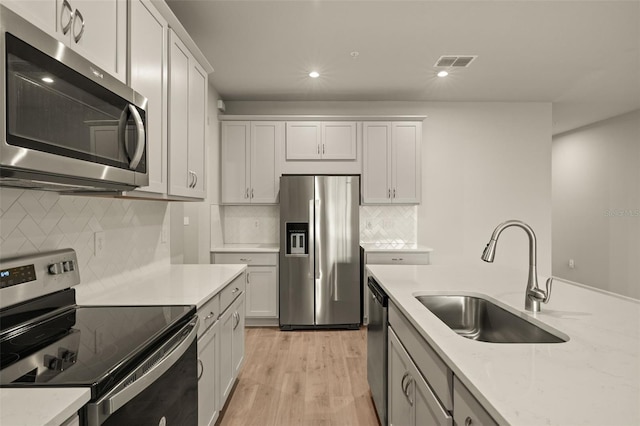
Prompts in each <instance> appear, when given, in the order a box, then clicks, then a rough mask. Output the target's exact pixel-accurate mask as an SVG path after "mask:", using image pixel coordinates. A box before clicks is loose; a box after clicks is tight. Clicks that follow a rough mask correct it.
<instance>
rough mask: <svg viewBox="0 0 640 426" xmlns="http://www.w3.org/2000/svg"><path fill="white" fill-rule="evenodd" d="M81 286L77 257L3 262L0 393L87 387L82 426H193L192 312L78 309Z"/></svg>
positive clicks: (63, 253)
mask: <svg viewBox="0 0 640 426" xmlns="http://www.w3.org/2000/svg"><path fill="white" fill-rule="evenodd" d="M79 282H80V275H79V271H78V262H77V258H76V254H75V252H74V251H73V250H71V249H67V250H59V251H55V252H50V253H41V254H37V255H34V256H28V257H20V258H11V259H2V260H0V352H1V363H0V386H1V387H22V388H24V387H39V386H49V387H68V386H73V387H90V388H91V401H90V402H89V404H87V405H86V406H85V407H84V408H83V409H82V411H81V413H80V415H81V422H82V424H84V425H124V424H180V425H196V424H197V419H198V393H197V392H198V379H197V348H196V333H197V321H198V319H197V316H196V310H195V307H194V306H178V305H176V306H127V307H123V306H77V305H76V303H75V290H74V289H72V288H71V287H72V286H74V285H76V284H78V283H79ZM163 419H164V420H163Z"/></svg>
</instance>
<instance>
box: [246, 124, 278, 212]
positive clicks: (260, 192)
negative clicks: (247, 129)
mask: <svg viewBox="0 0 640 426" xmlns="http://www.w3.org/2000/svg"><path fill="white" fill-rule="evenodd" d="M283 127H284V126H283V123H281V122H273V121H256V122H253V123H251V160H250V164H251V167H250V171H251V190H250V194H249V196H250V197H251V202H252V203H263V204H276V203H277V202H278V190H279V186H280V167H279V156H278V154H279V152H280V146H281V144H282V138H283Z"/></svg>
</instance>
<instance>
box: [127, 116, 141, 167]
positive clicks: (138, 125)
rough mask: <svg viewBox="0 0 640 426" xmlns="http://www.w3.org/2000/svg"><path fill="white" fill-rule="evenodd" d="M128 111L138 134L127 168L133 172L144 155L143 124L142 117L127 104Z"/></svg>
mask: <svg viewBox="0 0 640 426" xmlns="http://www.w3.org/2000/svg"><path fill="white" fill-rule="evenodd" d="M129 111H131V115H133V121H134V122H135V123H136V130H137V132H138V139H137V140H138V143H137V144H136V152H134V153H133V158H132V159H131V163H129V168H130V169H131V170H135V169H136V167H138V163H140V159H142V154H143V153H144V145H145V140H144V139H145V134H144V123H143V122H142V117H140V113H139V112H138V110H137V108H136V107H135V106H133V105H131V104H129Z"/></svg>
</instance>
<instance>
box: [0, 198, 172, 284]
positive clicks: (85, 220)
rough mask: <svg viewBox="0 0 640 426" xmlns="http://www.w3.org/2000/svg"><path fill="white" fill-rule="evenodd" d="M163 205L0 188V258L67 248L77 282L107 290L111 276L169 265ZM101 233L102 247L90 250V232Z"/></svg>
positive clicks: (165, 210) (152, 202) (166, 219)
mask: <svg viewBox="0 0 640 426" xmlns="http://www.w3.org/2000/svg"><path fill="white" fill-rule="evenodd" d="M167 206H168V203H167V202H164V201H140V200H123V199H112V198H97V197H96V198H90V197H74V196H60V195H58V194H56V193H52V192H44V191H30V190H19V189H13V188H0V257H11V256H17V255H24V254H30V253H35V252H43V251H50V250H56V249H60V248H67V247H71V248H73V249H75V251H76V253H77V256H78V263H79V267H80V274H81V278H82V282H83V285H84V284H85V283H90V282H93V281H96V282H95V283H91V285H92V286H94V287H96V288H97V289H99V288H107V287H108V284H109V282H110V279H111V277H113V276H115V275H117V274H120V273H123V272H125V273H126V272H127V271H135V270H137V269H138V268H140V267H143V266H146V265H150V264H154V263H163V262H166V263H169V261H170V250H169V247H170V246H169V243H168V242H167V243H166V244H162V243H161V236H162V229H163V227H167V228H168V226H169V211H168V208H167ZM100 231H103V232H104V233H105V240H106V245H105V251H104V252H103V254H102V255H101V256H100V257H96V256H94V254H93V250H94V247H93V245H94V243H93V239H94V233H95V232H100Z"/></svg>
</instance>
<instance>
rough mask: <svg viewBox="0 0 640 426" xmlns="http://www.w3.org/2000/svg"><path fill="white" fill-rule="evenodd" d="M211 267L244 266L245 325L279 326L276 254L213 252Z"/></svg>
mask: <svg viewBox="0 0 640 426" xmlns="http://www.w3.org/2000/svg"><path fill="white" fill-rule="evenodd" d="M211 263H218V264H223V263H232V264H237V263H244V264H246V265H247V280H246V299H245V305H246V307H245V315H246V317H247V325H248V326H257V325H259V326H267V325H277V324H278V322H277V320H278V253H264V252H237V253H232V252H213V254H212V255H211Z"/></svg>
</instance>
